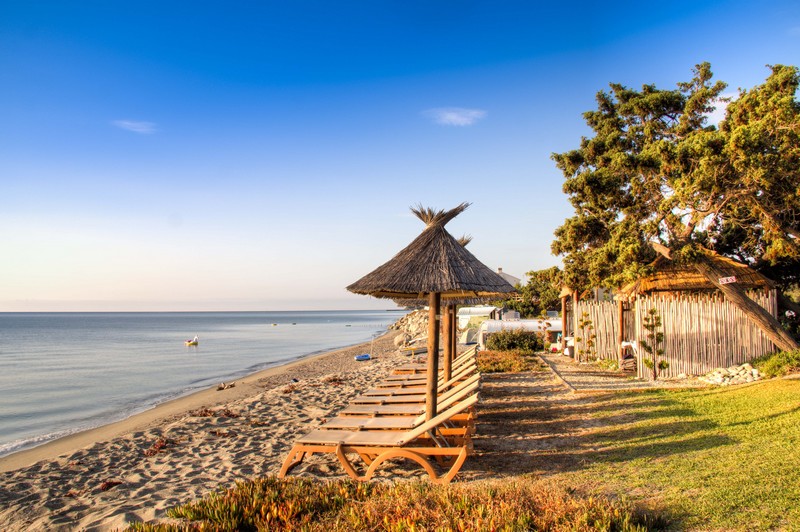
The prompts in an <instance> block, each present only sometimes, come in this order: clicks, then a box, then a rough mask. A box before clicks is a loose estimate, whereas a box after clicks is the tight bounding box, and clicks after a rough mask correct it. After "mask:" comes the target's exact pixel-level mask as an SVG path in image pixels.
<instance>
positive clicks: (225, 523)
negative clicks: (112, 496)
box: [129, 476, 658, 532]
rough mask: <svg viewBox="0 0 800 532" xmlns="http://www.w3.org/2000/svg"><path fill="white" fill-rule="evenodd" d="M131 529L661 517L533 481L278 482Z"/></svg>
mask: <svg viewBox="0 0 800 532" xmlns="http://www.w3.org/2000/svg"><path fill="white" fill-rule="evenodd" d="M168 516H169V517H170V518H172V519H176V520H179V523H163V524H158V523H134V524H132V525H131V526H130V528H129V530H134V531H142V532H155V531H159V532H166V531H177V530H307V531H331V532H334V531H337V532H338V531H351V530H386V531H397V532H400V531H411V530H453V531H465V530H509V531H511V530H520V531H521V530H550V531H579V530H586V531H590V530H591V531H593V530H608V531H611V530H615V531H620V532H626V531H640V530H647V529H648V528H649V525H651V524H653V523H657V522H658V521H657V519H655V518H653V517H650V516H648V515H647V514H644V513H640V512H637V511H636V510H635V509H634V508H633V507H632V506H631V505H630V504H628V503H626V502H625V501H622V500H613V499H610V498H606V497H597V496H588V497H583V496H579V495H576V494H574V493H572V492H571V491H570V490H567V489H563V488H555V489H554V488H553V487H551V486H549V485H548V484H547V483H546V482H543V481H541V480H539V479H536V478H533V477H530V476H520V477H517V478H515V479H514V480H513V481H499V480H494V481H479V482H471V483H456V484H450V485H447V486H437V485H433V484H430V483H428V482H421V481H409V482H398V483H394V484H389V483H359V482H354V481H351V480H349V479H348V480H332V481H325V482H320V481H319V480H315V479H306V478H289V479H282V480H279V479H277V478H275V477H266V478H259V479H255V480H251V481H247V482H240V483H238V484H236V486H235V487H233V488H230V489H228V490H225V491H221V492H218V493H214V494H212V495H209V496H208V497H205V498H203V499H201V500H199V501H195V502H191V503H188V504H185V505H182V506H178V507H176V508H173V509H171V510H169V511H168Z"/></svg>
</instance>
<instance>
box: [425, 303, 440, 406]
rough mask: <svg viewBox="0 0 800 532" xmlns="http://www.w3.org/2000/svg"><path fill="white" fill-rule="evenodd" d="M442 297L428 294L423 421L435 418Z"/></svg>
mask: <svg viewBox="0 0 800 532" xmlns="http://www.w3.org/2000/svg"><path fill="white" fill-rule="evenodd" d="M441 302H442V295H441V294H440V293H438V292H431V293H430V294H428V385H427V390H426V393H425V420H426V421H427V420H430V419H433V418H435V417H436V402H437V397H436V396H437V388H438V386H437V384H438V380H439V312H440V310H441V309H440V306H441Z"/></svg>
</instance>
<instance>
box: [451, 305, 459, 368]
mask: <svg viewBox="0 0 800 532" xmlns="http://www.w3.org/2000/svg"><path fill="white" fill-rule="evenodd" d="M457 329H458V321H456V306H455V305H450V358H451V360H450V367H451V368H452V367H453V359H455V358H456V350H457V347H458V330H457Z"/></svg>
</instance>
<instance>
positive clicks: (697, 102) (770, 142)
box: [552, 63, 800, 289]
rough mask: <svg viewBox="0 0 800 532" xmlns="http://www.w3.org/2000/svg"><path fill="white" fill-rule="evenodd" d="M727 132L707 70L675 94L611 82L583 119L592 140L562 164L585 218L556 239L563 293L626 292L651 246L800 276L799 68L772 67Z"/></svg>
mask: <svg viewBox="0 0 800 532" xmlns="http://www.w3.org/2000/svg"><path fill="white" fill-rule="evenodd" d="M769 68H770V69H771V74H770V75H769V76H768V78H767V79H766V81H765V83H764V84H762V85H759V86H756V87H754V88H753V89H751V90H749V91H747V90H740V91H739V95H738V97H737V98H736V99H734V100H733V101H730V102H729V103H728V105H727V109H726V115H725V119H724V120H723V121H722V122H721V123H720V126H719V128H717V127H715V126H713V125H709V124H708V123H707V117H708V115H709V113H710V112H711V111H713V110H714V108H715V106H717V105H719V104H720V103H723V102H725V101H726V100H725V98H723V97H722V93H723V91H724V90H725V88H726V84H725V83H723V82H721V81H713V80H712V78H713V75H712V72H711V67H710V65H709V64H708V63H702V64H699V65H697V66H696V67H695V68H694V69H693V77H692V79H691V80H690V81H688V82H682V83H678V84H677V88H675V89H668V90H665V89H658V88H657V87H655V86H654V85H644V86H643V87H642V88H641V90H634V89H630V88H627V87H624V86H623V85H620V84H615V83H612V84H611V85H610V89H611V90H610V91H609V92H606V91H601V92H599V93H598V94H597V109H596V110H594V111H588V112H586V113H584V118H585V120H586V123H587V124H588V125H589V127H590V128H591V129H592V131H593V133H594V136H592V137H591V138H587V137H584V138H582V139H581V141H580V146H579V147H578V148H577V149H575V150H571V151H568V152H565V153H556V154H553V155H552V158H553V159H554V161H555V163H556V165H557V166H558V168H559V169H560V170H561V171H562V172H563V174H564V176H565V178H566V180H565V182H564V187H563V188H564V192H565V193H566V194H567V195H568V197H569V201H570V202H571V203H572V205H573V207H574V208H575V214H574V215H573V216H572V217H570V218H568V219H567V220H565V222H564V224H563V225H561V226H560V227H559V228H558V229H557V230H556V232H555V236H556V240H555V241H554V242H553V245H552V249H553V252H554V253H555V254H557V255H563V259H564V266H565V272H564V276H565V282H566V283H567V284H569V285H570V286H572V287H573V288H576V289H585V288H590V287H594V286H608V287H618V286H620V285H622V284H624V283H626V282H628V281H631V280H633V279H635V278H637V277H639V276H641V275H643V274H645V273H647V268H648V265H649V264H650V262H652V260H653V259H654V258H655V252H654V251H653V248H652V246H651V243H653V242H655V243H659V244H662V245H664V246H667V247H668V248H670V249H671V250H672V251H673V257H674V258H675V260H683V261H689V262H691V261H692V260H693V257H696V256H697V254H698V253H700V252H702V250H705V249H710V250H714V251H717V252H719V253H723V254H725V255H728V256H731V257H734V258H736V259H738V260H741V261H744V262H747V263H749V264H751V265H753V266H755V267H758V268H767V267H770V268H773V269H776V268H777V269H778V270H780V269H781V268H782V269H783V270H786V271H795V272H796V271H798V267H800V104H799V103H798V102H797V100H796V94H797V89H798V82H799V80H800V78H799V77H798V69H797V68H796V67H793V66H783V65H776V66H771V67H769Z"/></svg>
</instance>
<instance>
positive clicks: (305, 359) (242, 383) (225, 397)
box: [0, 330, 396, 473]
mask: <svg viewBox="0 0 800 532" xmlns="http://www.w3.org/2000/svg"><path fill="white" fill-rule="evenodd" d="M393 332H396V331H392V330H387V331H386V332H384V333H383V334H381V335H380V336H378V337H376V338H375V340H374V342H377V341H379V340H382V339H385V337H386V336H387V335H391V334H392V333H393ZM371 343H373V341H372V340H370V341H367V342H362V343H359V344H354V345H351V346H345V347H338V348H333V349H331V350H326V351H321V352H316V353H309V354H307V355H301V356H300V357H299V358H296V359H294V360H292V361H290V362H285V363H283V364H278V365H275V366H271V367H268V368H264V369H260V370H258V371H256V372H254V373H249V374H247V375H244V376H243V377H240V378H239V379H238V380H236V381H232V382H234V383H235V386H234V387H231V388H227V389H224V390H217V385H216V384H215V385H214V386H212V387H209V388H205V389H200V390H195V391H193V392H189V393H188V394H186V395H182V396H180V397H176V398H174V399H169V400H167V401H164V402H163V403H159V404H157V405H155V406H153V407H150V408H148V409H147V410H144V411H142V412H138V413H136V414H133V415H131V416H128V417H127V418H125V419H121V420H119V421H114V422H111V423H107V424H105V425H100V426H98V427H93V428H89V429H85V430H81V431H78V432H75V433H74V434H68V435H66V436H61V437H59V438H56V439H54V440H51V441H48V442H45V443H42V444H41V445H36V446H34V447H31V448H28V449H21V450H19V451H15V452H13V453H10V454H8V455H5V456H0V473H7V472H10V471H14V470H17V469H21V468H24V467H28V466H30V465H33V464H35V463H36V462H39V461H41V460H48V459H54V458H57V457H58V456H60V455H63V454H66V453H69V452H74V451H76V450H78V449H80V448H82V447H85V446H87V445H91V444H93V443H96V442H99V441H104V440H111V439H114V438H117V437H119V436H121V435H123V434H126V433H128V432H133V431H136V430H141V429H143V428H145V427H147V426H149V425H150V424H152V423H154V422H157V421H159V420H164V419H166V418H169V417H172V416H176V415H180V414H182V413H186V412H188V411H190V410H195V409H198V408H201V407H206V408H215V407H219V406H221V405H223V404H226V403H228V402H231V401H236V400H238V399H242V398H244V397H249V396H251V395H253V394H255V393H258V392H260V391H263V390H261V389H260V388H259V382H260V381H263V380H264V379H267V378H269V377H275V376H280V375H281V374H284V373H288V372H290V371H291V370H292V369H293V368H295V367H297V366H300V365H303V364H308V363H312V362H313V361H314V360H316V359H318V358H324V357H328V356H335V355H337V354H339V353H341V352H343V351H349V350H352V349H355V348H357V347H361V346H365V347H369V346H370V344H371Z"/></svg>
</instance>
